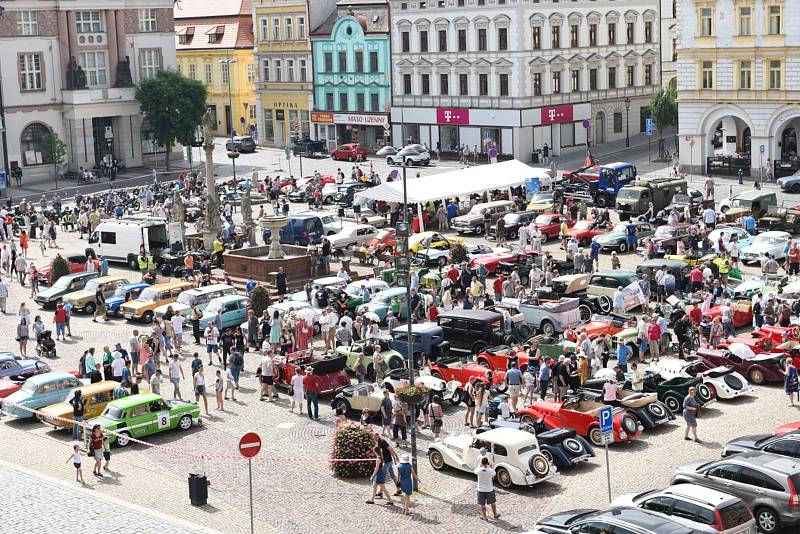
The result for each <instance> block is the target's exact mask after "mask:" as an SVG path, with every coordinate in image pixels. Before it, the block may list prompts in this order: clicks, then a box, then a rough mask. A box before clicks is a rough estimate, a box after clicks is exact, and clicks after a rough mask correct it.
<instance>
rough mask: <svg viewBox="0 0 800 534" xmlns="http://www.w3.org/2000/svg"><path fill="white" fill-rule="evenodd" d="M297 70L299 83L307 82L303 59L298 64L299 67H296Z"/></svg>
mask: <svg viewBox="0 0 800 534" xmlns="http://www.w3.org/2000/svg"><path fill="white" fill-rule="evenodd" d="M298 70H299V71H300V81H301V82H306V81H308V71H307V66H306V60H305V59H301V60H300V63H299V66H298Z"/></svg>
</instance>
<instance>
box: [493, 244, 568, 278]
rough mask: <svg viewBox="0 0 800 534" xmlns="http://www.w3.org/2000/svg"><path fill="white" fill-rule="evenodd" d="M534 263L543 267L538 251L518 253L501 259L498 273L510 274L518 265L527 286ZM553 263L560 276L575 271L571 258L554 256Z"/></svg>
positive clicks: (518, 270) (518, 271) (520, 276)
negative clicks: (556, 257) (563, 258)
mask: <svg viewBox="0 0 800 534" xmlns="http://www.w3.org/2000/svg"><path fill="white" fill-rule="evenodd" d="M534 263H536V264H538V265H539V266H540V267H541V265H542V255H541V254H539V253H536V252H534V253H531V254H524V253H518V254H516V255H515V257H514V259H513V260H511V261H501V262H500V263H499V264H498V265H497V273H498V274H500V273H503V274H505V275H510V274H511V272H512V271H513V270H514V268H515V267H516V268H517V273H519V281H520V282H521V283H522V285H525V286H527V285H528V281H529V280H530V279H529V278H528V276H529V275H530V272H531V270H532V269H533V265H534ZM552 265H554V266H555V268H556V269H557V270H558V274H559V276H561V275H565V274H571V273H574V272H575V264H574V263H573V262H572V261H569V260H557V259H555V258H553V259H552Z"/></svg>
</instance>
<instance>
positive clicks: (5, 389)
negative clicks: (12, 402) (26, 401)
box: [0, 358, 81, 400]
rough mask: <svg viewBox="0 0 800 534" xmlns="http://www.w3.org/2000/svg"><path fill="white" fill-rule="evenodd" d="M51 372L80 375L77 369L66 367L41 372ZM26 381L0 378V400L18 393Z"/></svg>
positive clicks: (19, 378)
mask: <svg viewBox="0 0 800 534" xmlns="http://www.w3.org/2000/svg"><path fill="white" fill-rule="evenodd" d="M20 359H21V358H20ZM51 371H59V372H63V373H68V374H71V375H72V376H74V377H75V378H78V377H80V375H81V373H80V372H79V371H78V370H77V369H70V368H68V367H56V368H51V369H48V370H47V371H42V372H45V373H49V372H51ZM27 380H28V379H27V378H25V377H7V378H0V400H2V399H5V398H6V397H8V396H9V395H12V394H14V393H16V392H17V391H19V390H20V389H22V386H24V385H25V382H27Z"/></svg>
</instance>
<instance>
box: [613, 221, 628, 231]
mask: <svg viewBox="0 0 800 534" xmlns="http://www.w3.org/2000/svg"><path fill="white" fill-rule="evenodd" d="M627 227H628V223H626V222H621V223H617V225H616V226H615V227H614V229H613V230H611V231H612V232H625V229H626V228H627Z"/></svg>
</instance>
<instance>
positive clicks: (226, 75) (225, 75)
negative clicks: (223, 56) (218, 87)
mask: <svg viewBox="0 0 800 534" xmlns="http://www.w3.org/2000/svg"><path fill="white" fill-rule="evenodd" d="M275 64H276V65H280V62H279V61H276V62H275ZM220 66H221V67H222V83H228V82H230V81H231V65H230V63H222V64H221V65H220ZM278 68H280V67H278Z"/></svg>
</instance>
